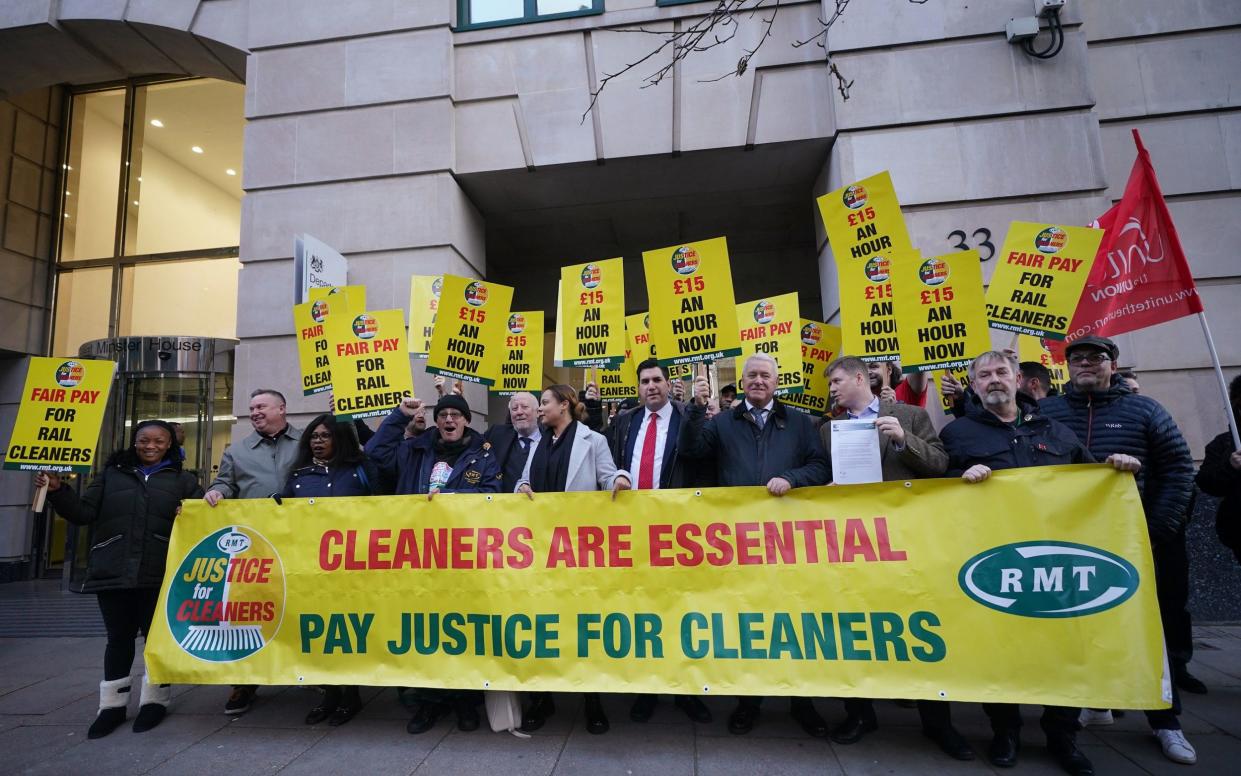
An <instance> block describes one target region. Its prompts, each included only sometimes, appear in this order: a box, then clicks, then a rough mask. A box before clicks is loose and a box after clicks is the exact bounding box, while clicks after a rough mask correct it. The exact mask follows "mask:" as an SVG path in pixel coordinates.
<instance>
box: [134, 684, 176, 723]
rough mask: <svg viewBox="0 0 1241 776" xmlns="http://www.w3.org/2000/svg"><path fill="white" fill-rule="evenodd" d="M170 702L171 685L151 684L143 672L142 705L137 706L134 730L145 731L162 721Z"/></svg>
mask: <svg viewBox="0 0 1241 776" xmlns="http://www.w3.org/2000/svg"><path fill="white" fill-rule="evenodd" d="M171 702H172V685H170V684H151V681H150V678H149V677H148V676H147V675H146V674H143V675H142V705H141V706H139V707H138V716H137V717H134V732H135V733H145V732H147V731H148V730H150V729H151V728H153V727H155V726H156V725H158V724H159V723H160V722H163V721H164V716H165V715H166V714H167V713H168V704H169V703H171Z"/></svg>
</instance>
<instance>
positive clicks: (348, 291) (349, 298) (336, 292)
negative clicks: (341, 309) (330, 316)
mask: <svg viewBox="0 0 1241 776" xmlns="http://www.w3.org/2000/svg"><path fill="white" fill-rule="evenodd" d="M342 295H343V298H344V300H345V312H348V313H353V314H354V315H357V314H358V313H361V312H365V311H366V286H315V287H313V288H311V289H310V290H309V291H308V292H307V297H306V301H308V302H317V301H318V300H320V299H327V300H329V301H330V300H332V298H333V297H336V296H342Z"/></svg>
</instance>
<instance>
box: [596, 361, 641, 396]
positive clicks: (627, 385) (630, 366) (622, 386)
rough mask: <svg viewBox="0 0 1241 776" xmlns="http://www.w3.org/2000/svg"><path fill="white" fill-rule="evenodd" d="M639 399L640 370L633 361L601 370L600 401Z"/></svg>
mask: <svg viewBox="0 0 1241 776" xmlns="http://www.w3.org/2000/svg"><path fill="white" fill-rule="evenodd" d="M636 398H638V370H637V364H636V363H635V362H634V361H633V360H632V359H628V358H627V359H625V360H624V361H622V362H620V364H619V365H618V366H614V367H611V368H608V369H601V370H599V400H600V401H622V400H624V399H636Z"/></svg>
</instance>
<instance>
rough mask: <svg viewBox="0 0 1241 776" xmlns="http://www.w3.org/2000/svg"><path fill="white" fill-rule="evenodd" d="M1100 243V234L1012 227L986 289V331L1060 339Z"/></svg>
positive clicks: (1016, 224) (1074, 229) (1021, 225)
mask: <svg viewBox="0 0 1241 776" xmlns="http://www.w3.org/2000/svg"><path fill="white" fill-rule="evenodd" d="M1102 240H1103V230H1102V229H1091V228H1090V227H1087V226H1060V225H1057V224H1032V223H1028V222H1025V221H1014V222H1013V223H1012V224H1011V225H1010V226H1009V227H1008V235H1007V236H1005V238H1004V246H1003V247H1002V248H1000V253H999V256H998V258H999V265H998V266H996V268H995V273H994V274H993V275H992V276H991V285H990V287H989V288H988V289H987V317H988V318H989V319H990V321H991V327H992V328H993V329H1003V330H1005V331H1015V332H1019V333H1021V334H1030V335H1033V336H1036V337H1047V338H1048V339H1054V340H1062V339H1064V335H1065V333H1066V332H1067V331H1068V329H1069V323H1070V321H1072V320H1073V313H1074V311H1075V310H1077V302H1078V300H1079V299H1081V296H1082V289H1083V288H1085V286H1086V278H1087V276H1089V275H1090V268H1091V266H1093V265H1094V259H1095V252H1096V251H1098V250H1099V243H1100V242H1101V241H1102Z"/></svg>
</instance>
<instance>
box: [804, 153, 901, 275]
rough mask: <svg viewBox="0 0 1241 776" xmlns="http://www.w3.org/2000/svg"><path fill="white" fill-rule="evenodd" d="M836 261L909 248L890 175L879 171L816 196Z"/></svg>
mask: <svg viewBox="0 0 1241 776" xmlns="http://www.w3.org/2000/svg"><path fill="white" fill-rule="evenodd" d="M815 201H816V202H818V204H819V215H820V217H822V219H823V228H824V229H826V230H827V239H828V242H829V243H831V246H832V255H833V256H835V257H836V261H837V262H843V261H844V260H846V259H855V260H863V261H864V260H865V259H867V258H869V257H870V256H873V255H876V254H879V255H888V254H891V253H898V252H903V251H911V250H913V248H914V246H913V243H911V242H910V241H909V231H908V230H907V229H906V228H905V217H904V216H903V215H902V214H901V205H900V203H899V202H898V201H897V199H896V189H895V188H894V187H893V186H892V177H891V176H890V175H888V171H887V170H884V171H883V172H881V173H879V174H878V175H872V176H871V177H869V178H864V179H863V180H860V181H857V182H856V183H851V184H849V185H848V186H843V187H841V188H839V189H836V190H835V191H832V192H829V193H827V194H824V195H823V196H821V197H819V198H818V199H817V200H815Z"/></svg>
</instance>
